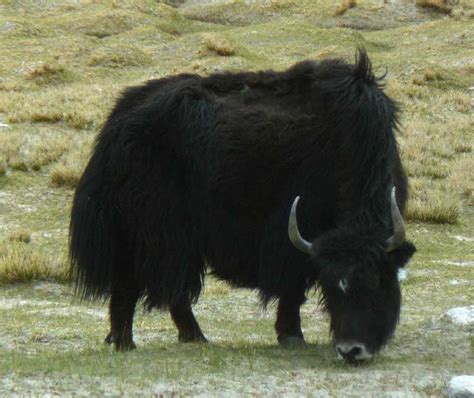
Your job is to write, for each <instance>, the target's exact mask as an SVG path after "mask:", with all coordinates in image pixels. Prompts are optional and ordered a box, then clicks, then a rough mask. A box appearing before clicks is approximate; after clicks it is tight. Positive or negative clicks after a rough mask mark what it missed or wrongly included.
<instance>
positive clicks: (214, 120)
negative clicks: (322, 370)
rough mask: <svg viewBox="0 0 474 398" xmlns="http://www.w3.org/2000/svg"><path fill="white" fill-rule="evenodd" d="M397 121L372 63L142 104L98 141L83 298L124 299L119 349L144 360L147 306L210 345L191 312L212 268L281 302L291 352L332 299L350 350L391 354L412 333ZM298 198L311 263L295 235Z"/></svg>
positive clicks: (86, 203)
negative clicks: (393, 199) (311, 310)
mask: <svg viewBox="0 0 474 398" xmlns="http://www.w3.org/2000/svg"><path fill="white" fill-rule="evenodd" d="M396 114H397V107H396V105H395V104H394V102H393V101H392V100H391V99H390V98H388V97H387V96H386V95H385V94H384V93H383V91H382V89H381V87H380V84H379V82H378V80H377V79H376V78H375V77H374V75H373V74H372V72H371V66H370V62H369V59H368V57H367V55H366V54H365V52H363V51H361V52H360V54H359V58H358V62H357V63H356V64H355V65H351V64H347V63H345V62H343V61H340V60H328V61H323V62H320V63H317V62H310V61H307V62H301V63H298V64H296V65H295V66H293V67H292V68H290V69H289V70H287V71H284V72H273V71H266V72H256V73H254V72H248V73H222V74H214V75H211V76H209V77H200V76H197V75H178V76H172V77H168V78H164V79H159V80H152V81H149V82H148V83H146V84H145V85H143V86H140V87H133V88H129V89H127V90H126V91H125V92H124V93H123V94H122V97H121V98H120V99H119V101H118V102H117V104H116V106H115V109H114V110H113V111H112V113H111V115H110V116H109V119H108V121H107V123H106V124H105V126H104V127H103V129H102V131H101V133H100V135H99V136H98V139H97V143H96V146H95V150H94V152H93V155H92V158H91V159H90V161H89V164H88V165H87V168H86V170H85V172H84V174H83V176H82V178H81V180H80V183H79V185H78V187H77V190H76V194H75V197H74V202H73V208H72V214H71V226H70V231H71V234H70V254H71V267H72V268H71V269H72V272H73V274H74V275H75V277H76V282H77V285H78V287H79V289H80V292H81V293H82V295H83V296H84V297H92V298H107V297H109V296H110V295H111V296H112V297H111V304H110V312H111V334H110V335H109V336H108V341H109V342H114V343H115V345H116V348H117V349H130V348H134V344H133V340H132V322H133V313H134V308H135V304H136V301H137V300H138V299H139V298H140V297H144V298H145V299H146V304H147V306H148V307H149V308H152V307H159V308H170V310H171V313H172V316H173V319H174V320H175V323H176V325H177V327H178V329H179V334H180V339H181V340H183V341H190V340H191V341H193V340H204V336H203V334H202V332H201V330H200V328H199V325H198V324H197V322H196V320H195V319H194V316H193V314H192V311H191V303H192V302H195V301H196V300H197V299H198V297H199V294H200V292H201V287H202V282H203V277H204V274H205V271H206V266H208V267H209V268H210V269H211V270H212V272H213V273H214V274H215V275H217V276H218V277H219V278H222V279H224V280H226V281H228V282H230V283H231V284H232V285H234V286H237V287H246V288H252V289H258V291H259V292H260V294H261V297H262V301H263V302H264V303H267V302H268V301H269V300H272V299H279V308H278V316H277V322H276V329H277V334H278V339H279V341H281V342H285V341H294V340H295V339H296V340H298V339H300V340H302V339H303V334H302V333H301V328H300V317H299V307H300V306H301V304H302V303H303V302H304V301H305V292H306V291H307V290H308V289H309V288H311V287H314V286H316V285H317V284H318V285H320V286H321V288H322V292H323V296H324V300H323V301H324V303H325V305H326V308H327V310H328V311H329V313H330V315H331V320H332V322H331V325H332V330H333V332H334V335H335V337H336V339H339V338H344V339H347V338H355V337H354V336H355V335H357V336H356V337H357V338H358V339H359V340H361V339H362V340H364V341H365V342H366V343H367V344H369V345H370V347H371V349H372V351H376V350H378V349H380V347H381V346H382V345H383V344H384V343H385V342H386V341H387V339H388V338H389V336H390V335H391V333H392V332H393V330H394V328H395V325H396V321H397V319H398V312H399V308H400V291H399V287H398V282H397V279H396V272H397V269H398V267H400V266H403V265H404V264H405V263H406V261H408V259H409V258H410V256H411V255H412V254H413V251H414V247H413V246H412V245H411V244H409V243H407V244H405V245H404V246H403V247H402V248H400V250H399V251H398V252H395V253H392V254H391V255H387V254H385V250H384V248H385V240H386V239H387V238H388V237H389V236H390V235H391V234H392V225H391V216H390V190H391V187H392V186H393V185H395V186H396V187H397V200H398V203H399V207H400V208H401V210H402V211H403V208H404V206H405V202H406V196H407V181H406V176H405V174H404V172H403V168H402V165H401V162H400V159H399V155H398V151H397V144H396V140H395V136H394V129H395V128H396V123H397V122H396V120H397V118H396ZM297 195H300V196H301V197H302V200H301V203H300V206H299V209H298V219H299V225H300V229H301V231H302V235H303V236H304V237H306V238H307V239H309V238H312V239H314V240H315V243H316V244H315V248H316V249H315V253H314V256H313V258H311V259H308V258H307V257H306V256H305V255H304V254H302V253H300V252H298V251H297V250H296V249H295V248H294V247H293V246H292V244H291V243H290V241H289V239H288V235H287V226H288V215H289V210H290V207H291V204H292V202H293V199H294V198H295V196H297ZM340 278H346V279H347V280H348V281H349V284H350V286H351V288H350V291H351V293H350V294H349V295H346V296H344V295H342V292H341V291H340V290H338V289H337V284H338V281H339V279H340ZM318 282H319V283H318ZM350 300H352V301H350ZM352 311H353V313H354V314H358V315H357V316H359V318H358V319H360V322H361V325H360V326H357V325H356V326H354V325H353V324H354V322H355V323H356V324H357V323H358V322H359V321H358V319H357V318H351V317H349V318H350V319H349V318H348V315H349V314H350V313H351V312H352ZM348 325H349V326H348ZM350 325H352V326H350ZM351 328H352V329H351ZM354 330H355V331H354ZM359 335H360V336H359Z"/></svg>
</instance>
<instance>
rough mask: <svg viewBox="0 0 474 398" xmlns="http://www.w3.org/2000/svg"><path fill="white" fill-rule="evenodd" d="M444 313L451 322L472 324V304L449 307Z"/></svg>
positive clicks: (473, 316)
mask: <svg viewBox="0 0 474 398" xmlns="http://www.w3.org/2000/svg"><path fill="white" fill-rule="evenodd" d="M446 315H447V316H448V318H449V319H450V320H451V321H452V322H453V323H456V324H458V325H472V324H474V305H471V306H469V307H457V308H451V309H450V310H449V311H448V312H446Z"/></svg>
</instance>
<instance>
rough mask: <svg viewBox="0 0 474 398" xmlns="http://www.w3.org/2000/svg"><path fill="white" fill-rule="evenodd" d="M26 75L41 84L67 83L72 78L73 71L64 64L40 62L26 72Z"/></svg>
mask: <svg viewBox="0 0 474 398" xmlns="http://www.w3.org/2000/svg"><path fill="white" fill-rule="evenodd" d="M26 77H27V79H28V80H30V81H32V82H34V83H35V84H37V85H39V86H45V85H49V84H58V83H65V82H70V81H71V80H72V76H71V73H70V72H68V71H67V70H66V69H65V68H64V66H61V65H58V64H51V63H40V64H39V65H36V66H34V67H33V68H32V69H31V70H29V71H28V72H27V73H26Z"/></svg>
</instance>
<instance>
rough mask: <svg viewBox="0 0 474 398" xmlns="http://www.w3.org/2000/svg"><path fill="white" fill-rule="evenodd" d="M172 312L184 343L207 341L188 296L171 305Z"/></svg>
mask: <svg viewBox="0 0 474 398" xmlns="http://www.w3.org/2000/svg"><path fill="white" fill-rule="evenodd" d="M170 313H171V318H172V319H173V321H174V323H175V325H176V327H177V328H178V339H179V341H181V342H183V343H187V342H206V341H207V340H206V338H205V337H204V334H203V333H202V331H201V328H200V327H199V324H198V322H197V321H196V318H195V317H194V314H193V310H192V309H191V302H190V300H189V299H188V298H186V299H182V300H180V301H179V302H178V303H177V304H174V305H170Z"/></svg>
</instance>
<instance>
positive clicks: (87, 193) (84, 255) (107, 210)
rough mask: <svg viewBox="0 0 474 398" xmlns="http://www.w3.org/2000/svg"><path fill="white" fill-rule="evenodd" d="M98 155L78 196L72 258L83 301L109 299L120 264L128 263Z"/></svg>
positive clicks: (71, 239) (73, 214) (72, 226)
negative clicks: (105, 195) (106, 195)
mask: <svg viewBox="0 0 474 398" xmlns="http://www.w3.org/2000/svg"><path fill="white" fill-rule="evenodd" d="M98 153H99V151H96V152H95V153H94V155H93V156H92V158H91V160H90V162H89V164H88V166H87V167H86V169H85V171H84V174H83V176H82V178H81V180H80V182H79V184H78V186H77V189H76V192H75V195H74V199H73V204H72V210H71V222H70V229H69V258H70V274H71V277H72V279H73V281H74V282H75V284H76V292H77V293H79V294H80V295H81V296H82V297H83V298H102V299H106V298H107V297H108V296H109V295H110V293H111V287H112V281H113V278H114V275H115V272H116V269H117V266H118V265H117V264H119V263H118V261H124V260H123V258H121V257H123V250H124V249H123V247H119V245H120V239H119V236H118V234H119V230H120V229H119V225H118V217H117V216H118V214H117V211H116V210H114V204H113V198H112V197H109V198H106V197H104V192H106V189H104V186H105V184H106V181H105V178H103V170H104V167H102V166H103V165H102V164H101V163H102V162H101V159H100V156H99V155H98ZM109 195H112V193H109ZM104 203H106V204H107V205H104Z"/></svg>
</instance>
